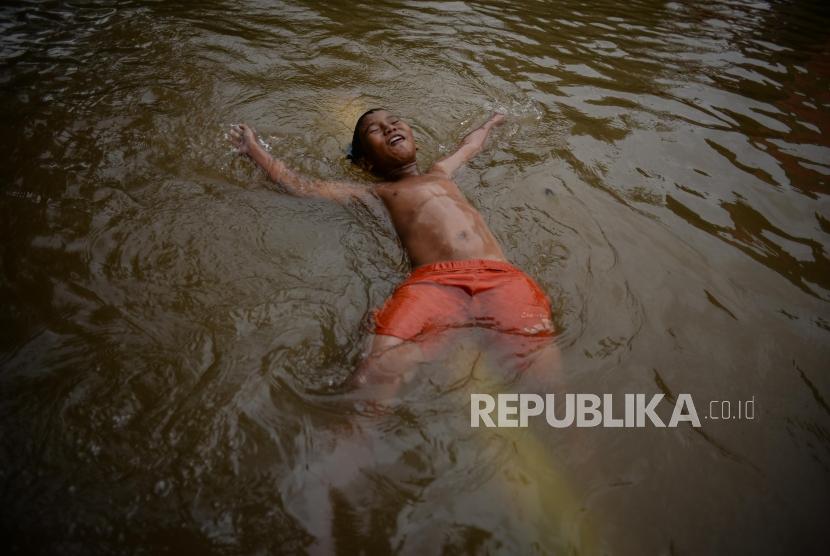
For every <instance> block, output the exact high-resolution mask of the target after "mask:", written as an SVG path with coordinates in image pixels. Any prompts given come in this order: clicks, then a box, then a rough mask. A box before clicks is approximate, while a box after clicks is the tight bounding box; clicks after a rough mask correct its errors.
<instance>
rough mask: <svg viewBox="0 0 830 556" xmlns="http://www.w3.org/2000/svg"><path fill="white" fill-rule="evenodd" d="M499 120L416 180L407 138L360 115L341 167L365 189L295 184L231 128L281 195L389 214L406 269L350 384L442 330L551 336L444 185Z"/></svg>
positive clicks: (522, 277) (518, 276)
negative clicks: (377, 207)
mask: <svg viewBox="0 0 830 556" xmlns="http://www.w3.org/2000/svg"><path fill="white" fill-rule="evenodd" d="M503 121H504V115H502V114H493V115H492V116H491V117H490V119H488V120H487V122H486V123H484V125H482V126H481V127H480V128H478V129H476V130H475V131H473V132H472V133H470V134H469V135H467V136H466V137H465V138H464V139H463V141H462V142H461V145H460V146H459V147H458V149H457V150H456V151H455V152H454V153H453V154H451V155H449V156H447V157H445V158H442V159H441V160H439V161H437V162H436V163H435V164H433V165H432V167H431V168H430V169H429V170H428V171H427V172H425V173H421V172H420V171H419V169H418V166H417V163H416V159H415V154H416V149H415V138H414V136H413V133H412V129H411V128H410V127H409V126H408V125H407V124H406V122H404V121H403V120H402V119H401V118H399V117H398V116H396V115H395V114H392V113H391V112H389V111H387V110H384V109H380V108H375V109H372V110H369V111H368V112H366V113H365V114H363V115H362V116H360V118H359V119H358V120H357V123H356V125H355V129H354V136H353V140H352V153H351V159H352V161H353V162H354V163H356V164H359V165H361V166H362V167H363V168H364V169H366V170H368V171H369V172H371V173H372V174H374V175H375V176H377V177H379V178H381V179H382V180H384V181H382V182H380V183H376V184H370V185H358V184H354V183H343V182H331V181H325V180H316V179H309V178H305V177H302V176H300V175H298V174H296V173H295V172H293V171H292V170H290V169H289V168H288V167H287V166H286V165H285V164H284V163H283V162H282V161H280V160H276V159H274V158H273V157H271V155H270V154H268V153H267V152H266V151H265V150H264V149H263V148H262V147H261V146H260V145H259V143H258V142H257V138H256V134H255V133H254V131H253V130H252V129H251V128H250V127H248V126H247V125H245V124H240V125H238V126H233V127H232V129H231V133H230V138H231V141H232V142H233V143H234V145H235V146H236V148H237V150H238V151H239V152H240V153H241V154H246V155H248V156H249V157H250V158H252V159H253V160H254V161H255V162H256V163H257V164H258V165H259V166H261V167H262V168H263V169H264V170H265V171H266V173H267V174H268V177H269V178H270V179H271V180H272V181H274V182H276V183H278V184H280V185H282V186H283V187H284V188H285V189H286V190H287V191H288V192H289V193H291V194H293V195H298V196H304V197H323V198H327V199H331V200H334V201H337V202H341V203H347V202H349V201H351V200H355V199H363V200H367V201H368V200H370V198H371V199H374V198H380V199H381V200H382V201H383V203H384V205H385V206H386V208H387V210H388V211H389V214H390V216H391V219H392V223H393V224H394V226H395V229H396V231H397V232H398V236H399V237H400V240H401V243H402V244H403V247H404V249H405V250H406V252H407V254H408V255H409V259H410V261H411V263H412V266H413V268H414V270H413V272H412V273H411V274H410V275H409V277H408V278H407V279H406V281H405V282H404V283H403V284H401V285H400V286H399V287H398V288H397V289H396V291H395V293H394V294H393V295H392V296H391V297H390V298H389V299H388V300H387V301H386V303H385V304H384V305H383V307H382V308H381V310H380V311H379V312H377V313H376V315H375V335H374V338H373V339H372V341H371V347H370V351H369V355H368V357H367V359H366V362H365V363H364V365H363V367H362V369H361V371H360V372H359V373H358V374H359V377H358V380H359V381H365V380H366V377H367V376H368V375H369V374H370V373H371V372H372V371H373V369H374V368H375V367H380V366H381V360H382V359H383V360H389V361H387V362H384V364H383V366H386V365H387V363H393V367H394V366H399V365H400V363H401V361H402V360H407V361H408V360H410V359H411V358H412V355H411V354H412V352H413V350H412V349H411V347H416V348H417V344H418V343H419V342H420V341H421V340H423V339H424V338H425V337H426V336H427V335H429V334H430V333H435V332H441V331H445V330H448V329H451V328H459V327H469V326H481V327H486V328H489V329H493V330H497V331H499V332H503V333H505V334H506V335H509V336H512V337H515V338H525V339H531V338H532V339H537V338H538V339H540V340H541V339H542V338H549V337H551V336H552V335H553V326H552V323H551V313H550V306H549V303H548V300H547V297H546V296H545V294H544V293H543V292H542V291H541V289H540V288H539V286H538V285H537V284H536V283H535V282H534V281H533V280H532V279H531V278H530V277H528V276H527V275H526V274H524V273H523V272H522V271H520V270H519V269H517V268H515V267H514V266H512V265H511V264H510V263H508V262H507V259H506V258H505V256H504V253H503V251H502V248H501V246H500V245H499V243H498V241H497V240H496V238H495V237H494V236H493V234H492V232H491V231H490V230H489V228H488V227H487V225H486V224H485V223H484V219H483V218H482V217H481V214H479V212H478V211H477V210H476V209H474V208H473V207H472V206H471V205H470V203H469V202H468V201H467V199H466V198H465V197H464V195H463V194H462V193H461V191H460V190H459V188H458V186H457V185H456V184H455V182H454V181H452V176H453V174H454V173H455V172H456V170H458V169H459V168H460V167H461V166H462V165H463V164H464V163H466V162H467V161H468V160H470V159H471V158H472V157H473V156H475V155H476V154H477V153H478V152H480V151H481V149H482V148H483V146H484V143H485V141H486V139H487V136H488V135H489V134H490V130H491V129H492V128H493V127H495V126H497V125H499V124H501V123H502V122H503ZM417 351H418V352H419V355H418V357H423V354H422V353H420V349H418V350H417ZM389 356H393V357H391V358H390V357H389ZM392 370H393V372H394V369H392Z"/></svg>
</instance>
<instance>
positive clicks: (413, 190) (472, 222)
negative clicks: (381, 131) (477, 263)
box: [376, 174, 506, 267]
mask: <svg viewBox="0 0 830 556" xmlns="http://www.w3.org/2000/svg"><path fill="white" fill-rule="evenodd" d="M376 192H377V194H378V195H379V196H380V198H381V199H382V200H383V202H384V204H385V205H386V208H387V210H388V211H389V214H390V216H391V217H392V223H393V224H394V226H395V229H396V230H397V232H398V236H399V237H400V238H401V242H402V243H403V246H404V249H406V251H407V253H408V254H409V258H410V260H411V261H412V266H413V267H417V266H421V265H425V264H430V263H434V262H439V261H453V260H467V259H492V260H501V261H504V260H506V259H505V257H504V253H503V252H502V250H501V246H500V245H499V243H498V241H497V240H496V238H495V237H494V236H493V234H492V232H491V231H490V229H489V228H488V227H487V224H485V222H484V219H483V218H482V217H481V214H479V212H478V211H477V210H476V209H475V208H473V207H472V206H471V205H470V203H469V202H468V201H467V199H466V198H465V197H464V195H463V194H462V193H461V191H460V190H459V189H458V186H457V185H456V184H455V183H454V182H453V181H452V180H449V179H447V178H444V177H441V176H436V175H433V174H423V175H420V176H413V177H408V178H404V179H401V180H398V181H395V182H387V183H382V184H379V185H378V186H377V187H376Z"/></svg>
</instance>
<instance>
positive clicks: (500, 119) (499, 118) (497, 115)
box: [487, 112, 504, 126]
mask: <svg viewBox="0 0 830 556" xmlns="http://www.w3.org/2000/svg"><path fill="white" fill-rule="evenodd" d="M487 123H489V124H490V125H494V126H497V125H501V124H503V123H504V114H502V113H501V112H494V113H493V115H492V116H490V119H489V120H488V121H487Z"/></svg>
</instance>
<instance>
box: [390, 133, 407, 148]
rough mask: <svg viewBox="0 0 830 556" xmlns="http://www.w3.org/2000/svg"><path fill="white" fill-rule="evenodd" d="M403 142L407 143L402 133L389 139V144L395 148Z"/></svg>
mask: <svg viewBox="0 0 830 556" xmlns="http://www.w3.org/2000/svg"><path fill="white" fill-rule="evenodd" d="M402 141H405V137H404V136H403V135H401V134H400V133H396V134H395V135H393V136H392V137H391V138H390V139H389V144H390V145H392V146H393V147H394V146H395V145H397V144H398V143H400V142H402Z"/></svg>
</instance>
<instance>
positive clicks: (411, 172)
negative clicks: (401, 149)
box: [386, 160, 421, 181]
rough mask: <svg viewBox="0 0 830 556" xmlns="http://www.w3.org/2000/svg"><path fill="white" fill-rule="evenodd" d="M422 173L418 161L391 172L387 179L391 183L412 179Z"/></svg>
mask: <svg viewBox="0 0 830 556" xmlns="http://www.w3.org/2000/svg"><path fill="white" fill-rule="evenodd" d="M420 175H421V172H420V170H418V163H417V162H416V161H414V160H413V161H412V162H410V163H409V164H404V165H403V166H400V167H398V168H395V169H394V170H391V171H389V172H388V173H387V174H386V179H388V180H389V181H398V180H402V179H404V178H410V177H412V176H420Z"/></svg>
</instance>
